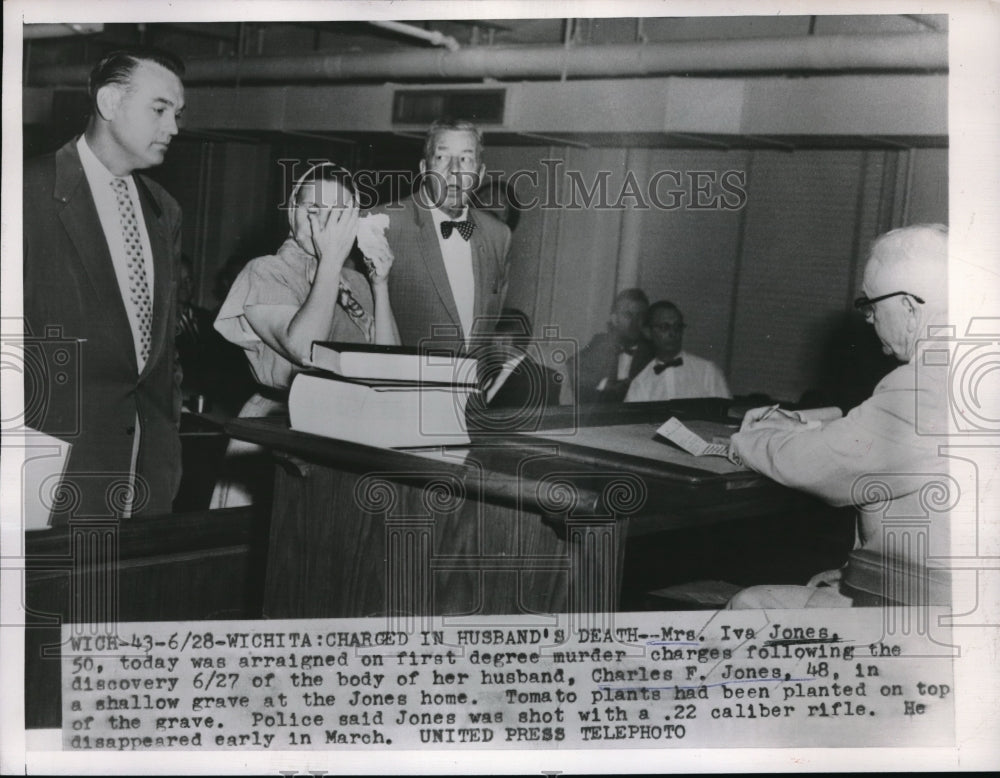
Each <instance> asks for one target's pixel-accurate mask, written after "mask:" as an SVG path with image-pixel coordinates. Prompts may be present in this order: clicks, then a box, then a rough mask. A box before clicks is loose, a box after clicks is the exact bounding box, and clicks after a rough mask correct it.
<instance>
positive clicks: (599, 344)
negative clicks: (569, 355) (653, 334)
mask: <svg viewBox="0 0 1000 778" xmlns="http://www.w3.org/2000/svg"><path fill="white" fill-rule="evenodd" d="M648 309H649V298H648V297H646V294H645V293H644V292H643V291H642V290H641V289H625V290H623V291H621V292H619V293H618V296H617V297H615V303H614V305H613V306H612V308H611V317H610V319H608V331H607V332H601V333H598V334H597V335H595V336H594V337H593V338H592V339H591V341H590V343H588V344H587V345H586V347H584V348H583V349H582V350H581V351H580V354H579V358H578V359H576V360H575V364H573V362H572V361H571V363H570V364H569V366H568V368H569V375H570V376H572V377H573V378H574V379H575V381H576V386H574V387H573V389H574V391H575V393H576V398H575V399H576V401H577V402H578V403H595V402H621V401H622V400H623V399H624V398H625V393H626V392H627V391H628V388H629V384H630V383H631V381H632V379H633V378H634V377H635V376H636V375H637V374H638V373H639V371H640V370H642V369H643V368H644V367H645V366H646V365H647V364H648V363H649V360H650V359H652V358H653V349H652V347H651V346H650V344H649V341H648V340H647V339H646V337H645V336H644V334H643V330H642V325H643V323H644V322H645V319H646V311H647V310H648Z"/></svg>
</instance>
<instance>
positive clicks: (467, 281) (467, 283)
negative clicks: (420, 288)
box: [431, 208, 476, 340]
mask: <svg viewBox="0 0 1000 778" xmlns="http://www.w3.org/2000/svg"><path fill="white" fill-rule="evenodd" d="M431 217H432V218H433V219H434V232H435V233H436V234H437V239H438V245H440V246H441V256H442V257H443V258H444V269H445V271H447V273H448V283H449V284H450V285H451V294H452V297H454V298H455V307H456V308H458V320H459V322H460V323H461V325H462V332H463V334H464V335H465V339H466V340H468V339H469V337H470V336H471V335H472V319H473V316H474V315H475V311H476V279H475V276H474V275H473V274H472V239H471V238H470V239H469V240H466V239H465V238H463V237H462V236H461V235H459V234H458V230H452V231H451V235H449V236H448V238H447V240H446V239H445V238H444V237H442V236H441V222H443V221H456V222H462V221H465V220H466V219H468V218H469V209H468V208H466V209H465V210H464V211H462V215H461V216H459V217H458V218H456V219H452V218H451V217H450V216H448V215H447V214H446V213H444V211H441V210H439V209H437V208H432V209H431Z"/></svg>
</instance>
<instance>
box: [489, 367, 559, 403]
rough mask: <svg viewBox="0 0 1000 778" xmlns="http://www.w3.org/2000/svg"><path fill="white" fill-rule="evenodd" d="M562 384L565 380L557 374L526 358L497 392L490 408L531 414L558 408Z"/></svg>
mask: <svg viewBox="0 0 1000 778" xmlns="http://www.w3.org/2000/svg"><path fill="white" fill-rule="evenodd" d="M561 381H562V377H561V376H560V375H559V373H557V372H556V371H555V370H553V369H552V368H549V367H544V366H542V365H539V364H538V363H537V362H536V361H535V360H533V359H532V358H531V357H525V358H524V359H522V360H521V361H520V362H519V363H518V365H517V367H515V368H514V369H513V370H512V371H511V373H510V375H509V376H507V380H506V381H504V382H503V384H502V385H501V386H500V388H499V389H497V392H496V394H495V395H493V399H492V400H490V404H489V407H490V408H519V409H523V410H524V411H525V412H528V411H535V410H542V409H544V408H548V407H552V406H556V405H558V404H559V389H560V383H561Z"/></svg>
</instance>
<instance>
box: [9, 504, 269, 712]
mask: <svg viewBox="0 0 1000 778" xmlns="http://www.w3.org/2000/svg"><path fill="white" fill-rule="evenodd" d="M266 531H267V522H266V517H262V516H261V515H260V512H259V511H257V510H256V509H255V508H229V509H226V510H220V511H211V512H210V511H201V512H196V513H182V514H168V515H165V516H149V517H147V516H137V517H135V518H132V519H123V520H120V521H119V520H114V519H110V518H109V519H106V520H102V519H85V520H78V521H73V522H70V524H69V525H64V526H62V527H54V528H52V529H48V530H44V531H39V532H30V533H28V534H27V537H26V538H25V543H24V549H23V553H24V561H25V568H26V570H25V578H26V585H25V596H26V599H25V604H26V610H27V614H26V622H25V623H26V628H25V633H24V634H25V663H24V680H25V705H24V710H25V725H26V726H27V727H29V728H34V727H58V726H59V722H60V720H61V716H62V711H61V707H60V654H61V643H60V640H61V634H60V628H61V625H62V624H87V623H99V624H104V625H108V626H107V627H106V629H109V630H114V629H115V625H116V624H117V623H119V622H126V621H174V620H178V621H190V620H199V619H243V618H257V617H259V615H260V598H261V592H260V590H261V586H260V571H261V569H262V568H263V566H264V560H263V556H264V555H263V548H262V546H263V543H262V537H263V536H264V535H265V533H266ZM73 634H76V633H75V631H74V633H73ZM82 634H91V633H90V632H84V633H82Z"/></svg>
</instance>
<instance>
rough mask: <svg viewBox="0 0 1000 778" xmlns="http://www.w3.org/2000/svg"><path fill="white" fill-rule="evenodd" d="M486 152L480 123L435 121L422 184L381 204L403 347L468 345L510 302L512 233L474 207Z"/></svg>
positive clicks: (423, 162)
mask: <svg viewBox="0 0 1000 778" xmlns="http://www.w3.org/2000/svg"><path fill="white" fill-rule="evenodd" d="M482 155H483V143H482V135H481V133H480V132H479V129H478V128H477V127H476V126H475V125H474V124H471V123H470V122H465V121H447V122H446V121H439V122H435V123H434V124H433V125H432V126H431V128H430V130H429V131H428V133H427V139H426V141H425V144H424V158H423V159H422V160H421V161H420V172H421V184H420V186H419V187H418V188H417V189H416V190H415V191H414V193H413V195H412V196H411V197H408V198H404V199H403V200H402V201H401V202H399V203H390V204H388V205H385V206H381V207H379V208H377V209H376V213H384V214H386V215H387V216H388V217H389V227H388V229H387V230H386V238H387V240H388V242H389V246H390V247H391V248H392V251H393V254H394V256H395V261H394V262H393V265H392V275H391V277H390V280H389V296H390V299H391V301H392V310H393V313H394V314H395V316H396V324H397V325H398V327H399V335H400V338H401V340H402V342H403V345H407V346H417V345H420V344H421V343H424V344H425V345H427V343H428V342H429V341H433V342H434V343H436V344H440V345H445V346H449V347H454V348H456V349H458V350H463V349H464V348H465V346H466V345H467V344H468V343H469V341H470V340H471V339H472V338H473V337H475V336H477V335H488V334H489V333H487V332H483V331H482V329H483V327H484V324H483V323H484V322H488V324H486V325H485V326H492V324H493V322H495V321H496V319H497V317H498V315H499V314H500V309H501V308H502V307H503V301H504V296H505V295H506V291H507V269H508V264H507V262H508V260H507V252H508V249H509V247H510V230H509V229H508V228H507V227H506V226H505V225H504V224H503V223H502V222H501V221H500V220H499V219H497V218H495V217H494V216H492V215H490V214H488V213H485V212H483V211H481V210H477V209H475V208H470V207H469V202H470V200H471V197H472V194H473V192H475V190H476V187H477V186H478V184H479V181H480V179H481V178H482V176H483V173H484V172H485V166H484V165H483V160H482ZM477 322H479V323H478V324H477Z"/></svg>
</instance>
